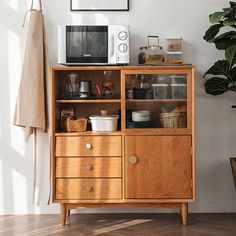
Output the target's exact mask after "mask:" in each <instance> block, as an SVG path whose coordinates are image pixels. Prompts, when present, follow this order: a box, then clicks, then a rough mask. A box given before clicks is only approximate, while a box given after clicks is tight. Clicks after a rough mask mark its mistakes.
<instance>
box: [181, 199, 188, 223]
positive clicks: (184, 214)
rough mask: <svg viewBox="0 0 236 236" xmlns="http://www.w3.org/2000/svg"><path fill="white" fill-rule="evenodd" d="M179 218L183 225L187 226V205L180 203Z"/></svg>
mask: <svg viewBox="0 0 236 236" xmlns="http://www.w3.org/2000/svg"><path fill="white" fill-rule="evenodd" d="M181 216H182V223H183V225H187V220H188V219H187V217H188V203H182V209H181Z"/></svg>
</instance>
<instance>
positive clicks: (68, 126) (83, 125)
mask: <svg viewBox="0 0 236 236" xmlns="http://www.w3.org/2000/svg"><path fill="white" fill-rule="evenodd" d="M87 121H88V120H87V119H85V118H78V119H73V118H72V117H67V118H66V119H64V127H65V130H66V131H67V132H84V131H86V129H87Z"/></svg>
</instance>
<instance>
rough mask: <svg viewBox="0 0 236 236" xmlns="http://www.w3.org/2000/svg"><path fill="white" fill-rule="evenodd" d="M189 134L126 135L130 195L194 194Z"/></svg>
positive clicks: (172, 195) (127, 187) (190, 195)
mask: <svg viewBox="0 0 236 236" xmlns="http://www.w3.org/2000/svg"><path fill="white" fill-rule="evenodd" d="M191 166H192V156H191V137H190V136H126V137H125V177H126V178H125V190H126V191H125V197H126V198H127V199H132V198H134V199H139V198H141V199H155V198H158V199H173V198H175V199H184V198H192V168H191Z"/></svg>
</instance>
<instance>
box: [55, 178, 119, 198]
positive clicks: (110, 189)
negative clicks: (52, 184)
mask: <svg viewBox="0 0 236 236" xmlns="http://www.w3.org/2000/svg"><path fill="white" fill-rule="evenodd" d="M121 194H122V191H121V179H118V178H117V179H114V178H113V179H107V178H106V179H98V178H97V179H86V178H83V179H57V180H56V198H57V199H61V200H63V199H121V196H122V195H121Z"/></svg>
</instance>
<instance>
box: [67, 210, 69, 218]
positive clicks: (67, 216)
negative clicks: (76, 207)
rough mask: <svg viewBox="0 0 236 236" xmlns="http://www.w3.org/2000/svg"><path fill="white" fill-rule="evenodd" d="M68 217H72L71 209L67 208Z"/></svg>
mask: <svg viewBox="0 0 236 236" xmlns="http://www.w3.org/2000/svg"><path fill="white" fill-rule="evenodd" d="M67 217H70V209H67Z"/></svg>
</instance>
